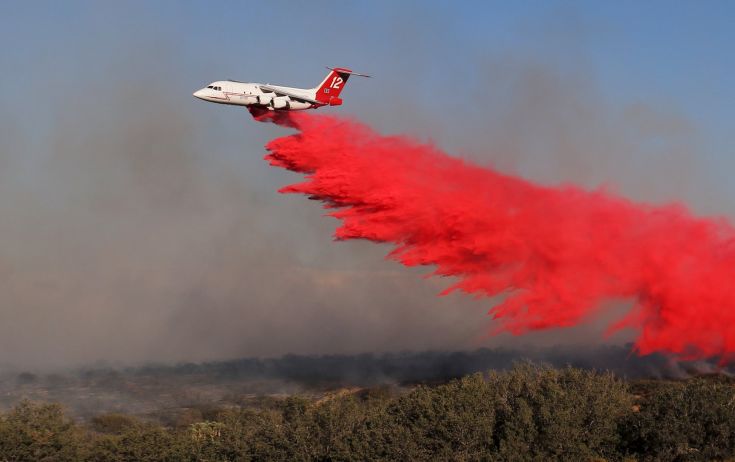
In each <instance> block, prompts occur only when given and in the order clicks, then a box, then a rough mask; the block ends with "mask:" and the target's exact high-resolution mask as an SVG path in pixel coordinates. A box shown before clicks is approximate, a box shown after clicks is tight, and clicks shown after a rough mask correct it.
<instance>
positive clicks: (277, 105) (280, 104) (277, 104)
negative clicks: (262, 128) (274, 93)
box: [271, 96, 291, 109]
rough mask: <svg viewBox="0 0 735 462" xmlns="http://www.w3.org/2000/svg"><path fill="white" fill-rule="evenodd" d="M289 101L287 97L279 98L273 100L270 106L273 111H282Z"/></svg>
mask: <svg viewBox="0 0 735 462" xmlns="http://www.w3.org/2000/svg"><path fill="white" fill-rule="evenodd" d="M290 100H291V99H290V98H289V97H288V96H279V97H277V98H273V101H272V102H271V104H272V105H273V109H283V108H285V107H287V106H288V102H289V101H290Z"/></svg>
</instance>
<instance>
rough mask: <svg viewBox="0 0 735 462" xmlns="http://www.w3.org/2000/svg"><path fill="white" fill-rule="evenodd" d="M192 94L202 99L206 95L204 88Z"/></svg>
mask: <svg viewBox="0 0 735 462" xmlns="http://www.w3.org/2000/svg"><path fill="white" fill-rule="evenodd" d="M192 95H193V96H194V98H199V99H202V96H204V89H201V90H197V91H195V92H194V93H192Z"/></svg>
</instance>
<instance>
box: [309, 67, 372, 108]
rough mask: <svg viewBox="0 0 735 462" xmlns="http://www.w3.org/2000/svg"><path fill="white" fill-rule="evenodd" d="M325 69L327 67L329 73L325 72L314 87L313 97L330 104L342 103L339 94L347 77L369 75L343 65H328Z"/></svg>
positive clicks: (337, 104)
mask: <svg viewBox="0 0 735 462" xmlns="http://www.w3.org/2000/svg"><path fill="white" fill-rule="evenodd" d="M327 69H329V74H327V76H326V77H325V78H324V80H323V81H322V83H321V84H320V85H319V86H318V87H316V88H315V90H316V95H315V99H316V100H317V101H319V102H320V103H324V104H328V105H330V106H339V105H340V104H342V99H341V98H340V97H339V95H340V93H342V89H344V87H345V84H346V83H347V79H349V78H350V76H351V75H359V76H360V77H370V76H369V75H365V74H358V73H357V72H352V71H351V70H349V69H345V68H344V67H335V68H331V67H328V68H327Z"/></svg>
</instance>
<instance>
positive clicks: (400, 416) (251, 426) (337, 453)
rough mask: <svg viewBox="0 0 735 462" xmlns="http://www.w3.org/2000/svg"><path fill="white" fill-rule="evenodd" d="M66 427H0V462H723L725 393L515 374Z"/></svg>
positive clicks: (47, 422) (16, 415) (714, 388)
mask: <svg viewBox="0 0 735 462" xmlns="http://www.w3.org/2000/svg"><path fill="white" fill-rule="evenodd" d="M198 415H199V419H183V420H182V421H181V422H179V423H178V424H170V425H167V426H164V425H161V424H160V423H153V422H147V421H143V420H140V419H137V418H134V417H131V416H127V415H123V414H106V415H99V416H96V417H95V418H93V419H91V420H89V421H87V422H84V423H75V422H73V421H72V420H70V419H68V418H67V417H65V415H64V413H63V412H62V409H61V407H60V406H59V405H57V404H42V403H33V402H29V401H25V402H22V403H21V404H19V405H18V406H16V407H15V408H14V409H13V410H11V411H9V412H7V413H6V414H4V415H2V416H0V461H3V462H4V461H67V460H68V461H248V460H315V461H337V460H344V461H353V460H354V461H358V460H458V461H474V460H477V461H480V460H488V461H492V460H503V461H505V460H513V461H515V460H518V461H526V460H528V461H537V460H538V461H541V460H543V461H546V460H575V461H576V460H588V461H600V460H611V461H612V460H621V461H622V460H627V461H631V460H641V461H643V460H670V461H688V460H725V459H728V458H732V457H733V456H735V388H733V385H732V383H730V381H729V380H727V379H723V378H721V377H718V376H715V377H704V378H694V379H690V380H687V381H668V382H664V381H658V382H650V383H645V382H637V383H634V384H629V383H626V382H624V381H621V380H619V379H617V378H616V377H615V376H613V375H612V374H599V373H595V372H590V371H585V370H581V369H575V368H564V369H553V368H550V367H542V366H534V365H531V364H521V365H518V366H516V367H515V368H513V369H512V370H510V371H508V372H499V373H496V372H492V373H489V374H486V375H483V374H474V375H470V376H466V377H464V378H461V379H457V380H453V381H451V382H449V383H446V384H443V385H437V386H417V387H415V388H412V389H410V390H408V391H403V392H400V393H399V392H396V391H395V390H392V389H389V388H374V389H367V390H365V389H362V390H357V391H354V390H343V391H342V392H335V393H333V394H331V395H326V396H324V397H321V398H319V399H316V398H307V397H301V396H292V397H288V398H284V399H281V400H276V401H274V402H269V403H268V404H267V405H266V406H261V407H231V408H228V409H220V410H216V411H215V410H209V411H207V412H204V413H200V414H198Z"/></svg>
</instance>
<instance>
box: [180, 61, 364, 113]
mask: <svg viewBox="0 0 735 462" xmlns="http://www.w3.org/2000/svg"><path fill="white" fill-rule="evenodd" d="M328 69H329V74H327V76H326V77H325V78H324V80H323V81H322V83H321V84H319V85H318V86H316V87H314V88H293V87H283V86H279V85H270V84H262V83H247V82H238V81H237V80H220V81H217V82H212V83H210V84H209V85H207V86H206V87H204V88H202V89H201V90H197V91H195V92H194V96H195V97H196V98H199V99H201V100H204V101H208V102H210V103H218V104H230V105H234V106H255V107H259V108H261V109H270V110H274V111H301V110H304V109H311V108H317V107H322V106H339V105H341V104H342V99H341V98H340V97H339V95H340V93H341V92H342V89H343V88H344V86H345V84H346V83H347V79H348V78H349V77H350V76H351V75H359V76H362V77H369V76H366V75H363V74H357V73H355V72H352V71H351V70H349V69H345V68H343V67H336V68H328Z"/></svg>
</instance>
